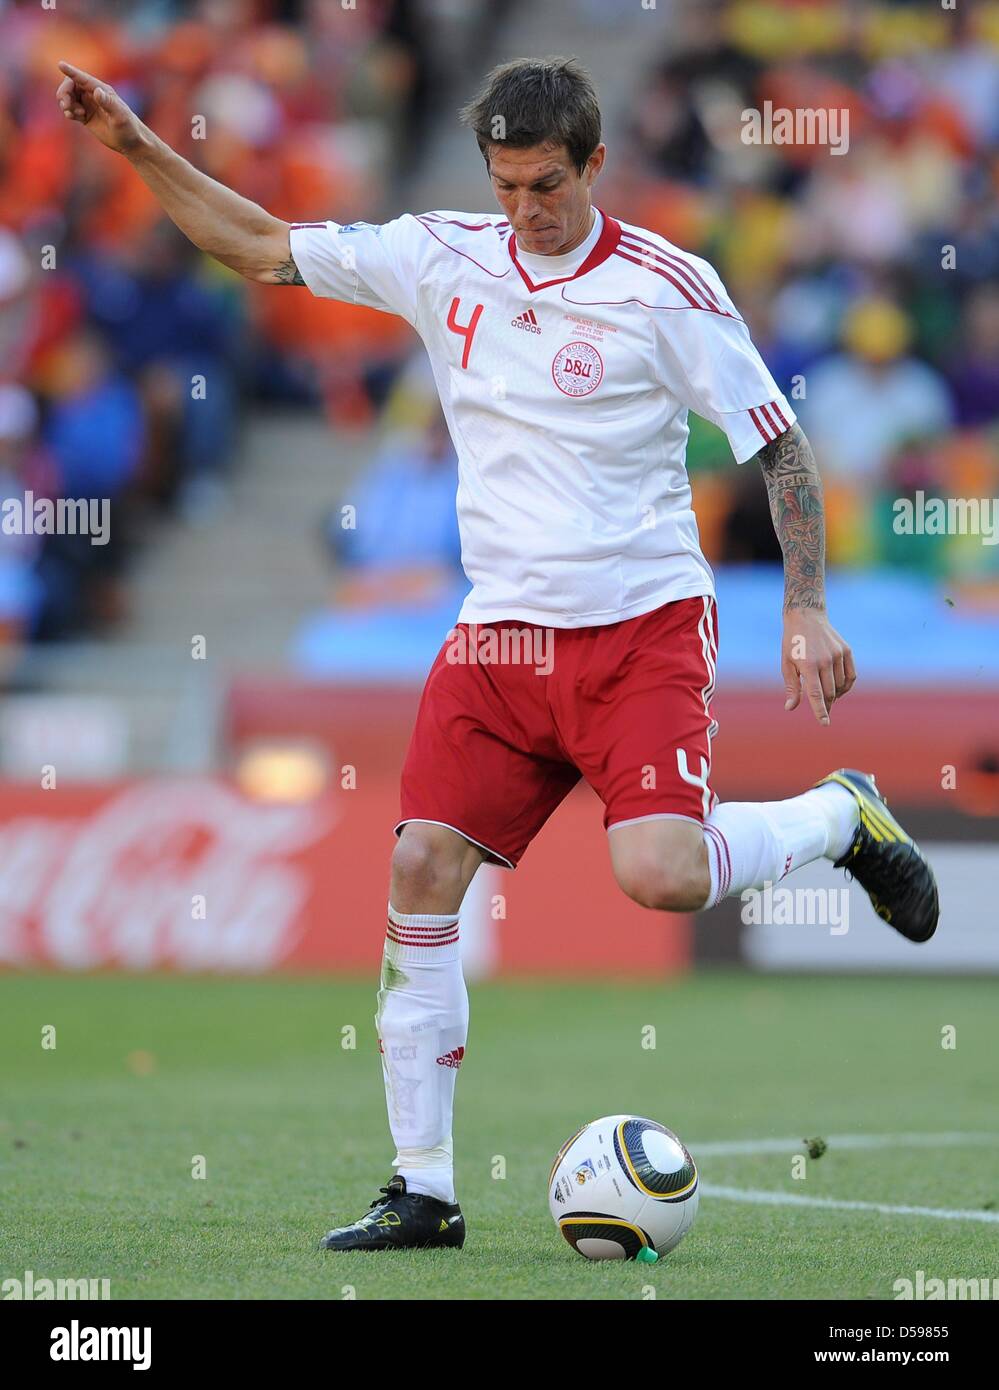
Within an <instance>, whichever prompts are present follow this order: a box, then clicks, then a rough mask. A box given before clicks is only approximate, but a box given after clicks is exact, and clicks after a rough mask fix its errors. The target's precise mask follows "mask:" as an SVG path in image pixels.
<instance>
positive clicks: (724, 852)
mask: <svg viewBox="0 0 999 1390" xmlns="http://www.w3.org/2000/svg"><path fill="white" fill-rule="evenodd" d="M610 850H611V862H612V864H613V866H614V873H615V876H616V877H617V881H618V883H619V884H620V886H621V887H622V888H623V889H624V891H625V892H626V893H627V894H628V896H629V897H631V898H634V899H635V901H636V902H640V903H642V904H643V906H645V907H652V908H660V909H664V910H668V911H674V912H692V911H697V910H699V909H701V908H705V907H715V906H716V905H717V904H718V903H719V902H720V901H721V900H722V898H725V897H733V896H736V897H737V896H738V895H739V894H740V893H743V892H745V891H746V889H750V888H756V889H760V888H763V887H764V885H765V884H767V883H777V882H779V881H780V880H781V879H782V878H784V877H786V876H787V874H789V873H791V872H792V870H794V869H797V868H801V867H802V866H803V865H805V864H809V863H811V862H812V861H813V860H815V859H819V858H826V859H831V860H832V861H833V862H834V864H835V865H836V867H837V868H845V869H846V870H847V871H848V872H849V873H851V874H852V875H853V877H855V878H856V879H857V881H858V882H859V883H860V884H861V885H862V887H864V888H865V889H866V890H867V893H868V896H869V897H870V899H871V902H872V904H873V906H874V910H875V911H876V912H877V914H878V916H879V917H881V918H883V920H884V921H886V922H888V923H890V925H891V926H893V927H894V928H895V929H896V930H897V931H898V932H900V933H901V934H902V935H903V936H905V937H907V938H908V939H909V940H910V941H927V940H929V938H930V937H931V936H932V935H933V933H934V931H935V930H936V925H937V919H938V916H939V900H938V893H937V886H936V880H935V879H934V876H933V871H932V869H931V868H930V866H929V864H928V863H927V861H926V859H925V857H924V856H923V854H922V852H921V851H920V849H919V847H918V846H917V845H916V844H915V842H914V841H913V840H912V838H911V836H909V835H908V834H907V833H906V832H905V830H904V829H903V828H902V826H901V825H900V824H899V822H898V821H897V820H896V819H895V817H894V816H893V815H892V814H891V812H890V811H889V810H888V807H887V803H886V802H885V801H884V798H883V797H882V796H881V795H880V793H879V791H878V789H877V786H876V785H875V782H874V778H873V777H871V776H869V775H868V774H865V773H859V772H853V771H851V770H849V769H841V770H840V771H839V772H835V773H830V774H829V776H828V777H825V778H823V779H822V781H821V782H820V783H819V784H818V785H817V786H816V787H813V788H812V789H811V790H810V791H806V792H803V793H802V794H801V795H800V796H793V797H789V798H788V799H787V800H784V801H759V802H754V801H729V802H722V803H721V804H719V805H717V806H716V807H715V809H714V810H713V811H712V812H711V813H710V814H709V815H708V816H707V818H706V819H705V821H704V823H703V825H698V824H696V823H695V822H694V821H691V820H684V819H674V818H669V817H656V816H651V817H649V818H647V819H643V820H638V821H635V822H633V823H631V824H623V825H620V826H617V827H615V826H611V827H610Z"/></svg>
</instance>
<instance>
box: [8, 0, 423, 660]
mask: <svg viewBox="0 0 999 1390" xmlns="http://www.w3.org/2000/svg"><path fill="white" fill-rule="evenodd" d="M417 9H418V0H413V3H410V0H374V3H372V2H371V0H366V3H364V4H361V5H355V6H349V5H348V6H343V5H341V4H339V3H337V4H330V3H327V0H137V2H136V3H134V4H119V3H115V2H114V0H59V3H58V5H57V6H44V5H40V4H39V3H37V0H0V504H2V502H3V500H4V499H5V498H7V497H13V496H23V495H24V494H25V492H27V491H29V490H30V491H31V492H32V493H33V494H34V497H35V498H58V497H76V498H89V497H101V498H108V499H110V502H111V511H112V526H111V532H112V536H113V541H112V543H111V544H109V545H106V546H93V545H90V544H89V542H88V541H86V540H81V539H80V538H78V537H63V536H40V535H33V536H29V535H24V534H7V531H6V530H4V531H2V532H0V642H2V643H6V644H10V643H12V642H16V641H18V640H19V639H22V638H29V639H37V640H45V639H59V638H64V637H67V636H71V635H75V634H78V633H81V632H87V631H92V630H94V629H95V628H100V627H102V626H104V625H106V624H108V623H113V622H114V621H116V620H117V619H119V618H120V617H121V616H122V614H123V612H124V610H125V609H126V607H127V585H125V584H123V574H124V573H125V572H126V571H127V566H128V562H129V558H130V556H131V555H133V554H134V552H135V550H136V548H137V547H140V546H142V545H143V544H144V543H146V540H147V538H148V536H149V534H150V532H151V531H154V530H155V525H156V521H157V518H158V517H160V516H162V515H163V514H164V513H166V514H168V515H170V514H179V515H181V516H182V517H184V518H185V519H187V520H189V521H190V522H192V523H197V522H199V521H204V520H210V519H211V518H212V516H213V515H214V514H216V513H217V511H218V509H219V507H220V506H221V505H223V502H224V497H225V489H226V477H227V473H228V471H229V469H230V467H231V466H232V464H233V460H234V458H237V457H238V446H239V426H240V420H241V418H242V416H243V412H242V411H241V409H240V406H241V404H242V403H244V402H245V401H247V400H248V399H252V400H256V401H260V402H268V401H272V402H273V401H276V402H281V403H287V402H291V403H296V402H311V403H319V405H320V406H321V407H322V408H324V409H325V410H326V411H327V413H328V415H329V417H330V419H331V420H332V421H334V422H339V423H344V422H346V423H353V424H356V423H363V422H365V421H367V420H369V419H370V418H372V415H373V412H374V411H375V409H376V408H377V406H378V404H379V401H380V399H381V396H382V395H383V394H384V380H385V379H386V372H389V373H390V371H391V368H392V364H394V363H395V362H397V361H398V359H399V357H400V355H402V354H404V353H406V352H409V351H410V350H411V344H412V341H413V340H412V337H411V335H410V331H409V329H408V328H407V327H406V326H405V325H404V324H401V323H400V322H399V321H397V320H395V319H392V318H389V317H387V316H385V315H376V314H373V313H371V312H370V311H366V310H359V309H355V308H354V307H353V306H348V305H339V304H333V303H331V302H329V301H319V300H314V299H312V297H311V296H309V295H307V294H300V293H294V294H285V295H282V294H275V293H273V292H272V293H270V294H268V293H267V292H266V290H264V289H263V288H262V287H260V288H259V290H258V287H255V286H250V285H248V284H246V283H245V282H243V281H242V280H241V279H239V277H237V276H235V275H233V274H230V273H229V272H228V271H226V270H225V269H224V268H222V267H220V266H219V265H218V264H217V263H215V262H213V261H209V260H208V259H207V258H205V257H203V256H201V255H200V254H199V253H197V252H196V251H195V250H194V248H193V247H191V245H190V244H189V243H188V242H187V241H186V239H185V238H184V237H183V236H181V235H180V234H179V233H178V232H177V231H176V230H175V229H174V228H173V227H172V225H171V224H170V223H169V222H167V221H165V220H164V219H163V217H162V215H161V213H160V210H159V207H158V205H157V203H156V202H155V200H154V199H153V197H152V195H151V194H150V193H149V192H148V190H147V189H146V188H145V186H144V185H143V184H142V183H141V181H140V180H139V179H138V178H137V177H136V176H135V174H134V172H133V171H132V170H131V168H130V167H129V166H128V165H127V163H126V162H125V161H124V160H122V159H120V158H117V157H115V156H114V155H113V154H111V153H110V152H109V151H107V150H106V149H104V148H103V147H102V146H101V145H100V144H99V143H98V142H97V141H95V140H92V139H90V138H89V137H88V136H87V134H86V132H85V131H83V130H81V129H80V128H79V127H78V126H75V125H70V124H69V123H68V122H66V121H65V120H63V119H62V118H61V117H60V113H59V110H58V108H57V106H56V103H55V99H54V94H55V88H56V86H57V84H58V82H59V80H60V78H61V74H60V73H59V72H58V71H57V68H56V62H57V60H58V59H60V58H68V59H69V60H70V61H72V62H74V63H76V64H77V65H78V66H80V67H82V68H84V69H85V70H87V71H90V72H93V73H96V74H98V75H99V76H101V77H103V78H106V79H107V80H108V81H109V82H111V83H113V84H114V85H115V87H116V89H117V90H118V91H119V93H120V94H121V95H122V96H123V97H124V98H125V100H126V101H128V102H129V104H130V105H131V106H132V107H133V109H135V110H136V111H137V112H138V113H139V115H140V116H141V117H142V118H143V119H145V120H146V121H147V122H148V123H149V124H150V125H151V126H152V127H153V128H154V129H155V130H156V131H157V132H158V133H159V134H160V135H162V136H163V137H164V138H165V139H166V140H167V141H168V142H169V143H170V144H172V145H173V146H174V148H176V149H178V150H179V151H180V152H181V153H182V154H184V155H185V156H186V157H187V158H189V159H191V160H192V162H194V163H195V164H197V165H198V166H199V167H200V168H202V169H204V170H206V171H207V172H208V173H210V174H212V175H213V176H215V177H217V178H219V179H220V180H222V181H223V182H225V183H228V184H230V185H231V186H233V187H236V188H238V189H239V190H240V191H241V192H242V193H244V194H245V195H247V196H248V197H250V198H253V199H255V200H256V201H258V202H259V203H261V204H262V205H263V206H265V207H267V208H268V209H269V210H270V211H272V212H273V213H275V214H276V215H278V216H283V217H286V218H287V219H288V220H290V221H301V220H309V219H312V218H319V217H333V218H340V219H342V220H349V219H350V218H354V217H356V216H358V215H359V214H360V215H369V216H370V215H372V212H373V211H375V210H377V207H378V204H379V202H380V200H381V197H382V195H383V191H384V188H385V187H386V186H388V185H390V184H391V183H392V182H393V180H395V179H396V178H397V176H398V174H399V170H400V166H401V164H402V163H403V162H405V163H406V166H407V170H408V172H410V173H411V172H412V169H413V165H414V160H415V159H416V155H417V152H418V150H419V148H420V135H421V132H422V130H423V127H424V122H425V120H426V118H427V115H428V112H429V109H430V106H429V101H428V94H429V91H430V88H431V85H432V84H431V80H430V75H431V71H432V65H431V62H430V55H429V54H428V52H427V43H428V39H427V27H426V25H424V24H421V23H419V22H417V18H416V10H417Z"/></svg>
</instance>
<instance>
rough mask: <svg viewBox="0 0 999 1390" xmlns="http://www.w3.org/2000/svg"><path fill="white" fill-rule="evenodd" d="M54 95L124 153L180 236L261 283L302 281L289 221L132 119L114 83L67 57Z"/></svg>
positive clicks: (72, 117) (76, 118)
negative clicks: (211, 174)
mask: <svg viewBox="0 0 999 1390" xmlns="http://www.w3.org/2000/svg"><path fill="white" fill-rule="evenodd" d="M59 69H60V71H61V72H63V73H64V74H65V76H64V78H63V81H62V82H60V84H59V87H58V89H57V91H56V99H57V100H58V102H59V105H60V107H61V108H62V111H63V114H64V116H66V118H67V119H68V120H73V121H78V122H79V123H80V124H81V125H84V126H86V127H87V130H88V131H89V132H90V133H91V134H92V135H94V136H95V137H96V138H97V139H98V140H100V142H101V144H103V145H106V146H107V147H108V149H110V150H114V151H115V152H116V153H118V154H121V155H123V156H124V158H125V159H127V160H128V161H129V163H130V164H131V165H132V167H133V168H134V169H135V171H136V173H137V174H138V175H139V176H140V178H142V179H143V180H144V181H145V183H147V184H148V185H149V187H150V188H151V189H152V191H153V193H154V194H155V195H156V197H157V199H158V200H159V202H160V203H161V204H162V206H163V210H164V212H165V213H166V214H167V216H168V217H169V218H170V219H171V220H172V221H173V222H175V223H176V224H177V226H178V227H179V228H180V230H181V231H182V232H183V233H184V235H185V236H187V237H189V238H190V240H191V241H193V242H194V244H195V246H198V247H200V249H201V250H202V251H205V252H207V253H208V255H210V256H214V257H215V259H216V260H218V261H221V262H222V264H223V265H227V266H229V267H230V268H231V269H233V270H235V271H238V272H239V274H240V275H245V276H246V277H247V279H249V280H259V281H260V282H261V283H262V284H266V285H302V284H304V283H305V281H304V280H303V279H302V277H301V275H300V274H299V271H298V267H297V266H296V265H295V261H294V259H293V257H292V254H291V240H290V237H289V230H290V229H289V224H288V223H287V222H282V221H281V219H280V218H278V217H272V216H271V214H270V213H269V212H265V211H264V209H263V208H261V207H258V206H257V204H256V203H251V202H250V200H249V199H248V198H243V197H241V196H240V195H239V194H238V193H234V192H233V190H232V189H231V188H226V186H225V185H224V184H221V183H219V182H218V181H217V180H216V179H213V178H209V176H208V175H207V174H203V173H202V172H201V171H200V170H199V169H195V167H194V165H193V164H190V163H189V162H188V161H187V160H186V159H184V158H183V156H181V155H179V154H178V153H177V152H176V150H173V149H171V148H170V146H169V145H167V144H166V143H165V142H164V141H163V140H161V139H160V138H159V136H157V135H155V134H154V133H153V132H152V131H151V130H150V129H149V127H148V126H147V125H145V124H144V123H143V122H142V121H140V120H139V118H138V116H136V114H135V112H134V111H132V110H131V109H130V108H129V107H128V106H127V105H126V103H125V102H124V101H122V99H121V97H120V96H118V94H117V92H115V90H114V88H113V87H110V86H109V85H108V84H107V83H106V82H102V81H101V80H100V79H99V78H97V77H94V76H92V75H91V74H90V73H88V72H84V71H83V70H82V68H77V67H74V66H73V65H72V64H71V63H65V62H62V63H60V64H59Z"/></svg>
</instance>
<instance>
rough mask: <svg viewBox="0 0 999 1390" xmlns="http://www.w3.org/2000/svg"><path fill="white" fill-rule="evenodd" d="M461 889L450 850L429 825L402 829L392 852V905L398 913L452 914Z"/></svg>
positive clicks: (458, 870) (459, 872) (459, 865)
mask: <svg viewBox="0 0 999 1390" xmlns="http://www.w3.org/2000/svg"><path fill="white" fill-rule="evenodd" d="M463 886H464V885H463V875H462V861H461V857H460V855H459V854H457V853H455V850H454V847H453V846H451V845H450V844H446V843H443V842H442V841H441V840H440V839H439V838H438V837H437V836H436V835H435V834H434V827H433V826H423V825H416V824H410V825H407V826H405V827H404V828H403V831H402V834H401V835H400V837H399V839H398V841H397V843H396V846H395V849H394V850H393V852H392V889H391V894H392V905H393V906H394V907H395V908H396V909H397V910H398V911H399V912H456V911H457V909H458V907H459V906H460V904H461V898H462V890H463Z"/></svg>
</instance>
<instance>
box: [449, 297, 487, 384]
mask: <svg viewBox="0 0 999 1390" xmlns="http://www.w3.org/2000/svg"><path fill="white" fill-rule="evenodd" d="M460 304H461V300H460V299H458V298H457V297H455V298H454V299H452V300H451V308H450V309H449V310H448V315H447V326H448V328H450V330H451V332H452V333H457V334H458V336H459V337H461V338H464V340H465V347H464V349H463V351H462V354H461V365H462V368H465V367H467V366H468V354H469V353H470V352H471V351H472V339H473V338H474V337H475V330H476V328H477V327H478V323H479V316H480V314H481V313H482V310H483V309H484V307H485V306H484V305H483V304H476V306H475V308H474V309H473V310H472V317H471V318H470V319H469V320H468V322H467V323H459V322H458V306H459V305H460Z"/></svg>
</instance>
